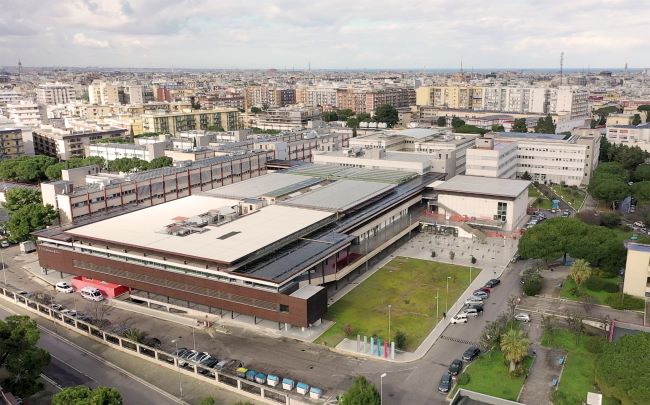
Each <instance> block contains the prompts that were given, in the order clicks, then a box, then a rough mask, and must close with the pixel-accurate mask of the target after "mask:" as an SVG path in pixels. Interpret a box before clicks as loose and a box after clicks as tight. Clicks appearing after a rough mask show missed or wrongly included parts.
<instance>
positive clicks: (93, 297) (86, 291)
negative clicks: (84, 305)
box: [79, 287, 104, 301]
mask: <svg viewBox="0 0 650 405" xmlns="http://www.w3.org/2000/svg"><path fill="white" fill-rule="evenodd" d="M79 293H80V294H81V296H82V297H84V298H85V299H87V300H90V301H101V300H103V299H104V296H103V295H102V292H101V291H99V290H98V289H96V288H95V287H84V288H82V289H81V290H79Z"/></svg>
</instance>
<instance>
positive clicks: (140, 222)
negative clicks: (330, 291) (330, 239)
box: [67, 195, 333, 263]
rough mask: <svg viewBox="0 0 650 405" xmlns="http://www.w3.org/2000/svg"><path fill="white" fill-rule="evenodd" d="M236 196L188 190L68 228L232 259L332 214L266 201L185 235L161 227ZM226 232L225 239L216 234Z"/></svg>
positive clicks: (140, 244)
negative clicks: (176, 196) (185, 194)
mask: <svg viewBox="0 0 650 405" xmlns="http://www.w3.org/2000/svg"><path fill="white" fill-rule="evenodd" d="M237 204H238V201H236V200H228V199H223V198H216V197H209V196H198V195H195V196H189V197H184V198H180V199H178V200H174V201H171V202H168V203H164V204H160V205H156V206H153V207H149V208H145V209H142V210H137V211H134V212H130V213H127V214H124V215H120V216H117V217H113V218H109V219H105V220H103V221H98V222H95V223H92V224H89V225H85V226H81V227H78V228H74V229H71V230H69V231H67V233H70V234H73V235H78V236H85V237H88V238H95V239H100V240H106V241H110V242H114V243H117V244H125V245H131V246H138V247H143V248H150V249H154V250H160V251H166V252H170V253H174V254H178V255H186V256H193V257H198V258H203V259H206V260H215V261H219V262H225V263H231V262H234V261H236V260H237V259H240V258H242V257H244V256H246V255H249V254H251V253H254V252H255V251H257V250H259V249H262V248H264V247H266V246H268V245H270V244H272V243H274V242H276V241H278V240H281V239H283V238H285V237H287V236H289V235H291V234H293V233H295V232H298V231H300V230H302V229H304V228H306V227H308V226H310V225H313V224H315V223H317V222H319V221H321V220H323V219H326V218H328V217H330V216H332V215H333V214H332V213H330V212H324V211H316V210H311V209H306V208H297V207H289V206H282V205H270V206H267V207H264V208H262V209H260V210H258V211H256V212H253V213H252V214H249V215H245V216H242V217H240V218H238V219H236V220H234V221H232V222H229V223H226V224H224V225H220V226H211V225H209V226H207V227H206V229H208V231H206V232H203V233H192V234H189V235H187V236H174V235H169V234H166V233H163V232H161V231H162V230H163V229H164V227H165V226H167V225H169V224H172V223H174V222H177V221H179V220H182V218H191V217H193V216H196V215H200V214H202V213H205V212H207V211H209V210H214V209H219V208H221V207H224V206H232V205H237ZM224 235H229V236H227V237H226V238H224V239H219V237H222V236H224Z"/></svg>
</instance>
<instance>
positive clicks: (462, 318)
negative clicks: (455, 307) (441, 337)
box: [449, 314, 467, 325]
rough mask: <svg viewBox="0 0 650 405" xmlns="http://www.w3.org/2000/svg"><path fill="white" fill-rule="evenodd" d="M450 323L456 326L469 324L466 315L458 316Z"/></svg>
mask: <svg viewBox="0 0 650 405" xmlns="http://www.w3.org/2000/svg"><path fill="white" fill-rule="evenodd" d="M449 323H451V324H453V325H455V324H457V323H467V315H466V314H458V315H456V316H454V317H453V318H451V319H450V320H449Z"/></svg>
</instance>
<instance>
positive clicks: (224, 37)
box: [0, 0, 650, 71]
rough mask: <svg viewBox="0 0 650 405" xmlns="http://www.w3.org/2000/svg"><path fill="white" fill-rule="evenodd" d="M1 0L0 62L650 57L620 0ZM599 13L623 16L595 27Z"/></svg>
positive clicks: (400, 63) (649, 61) (351, 62)
mask: <svg viewBox="0 0 650 405" xmlns="http://www.w3.org/2000/svg"><path fill="white" fill-rule="evenodd" d="M1 3H5V4H3V5H4V7H3V8H4V9H5V10H6V13H5V16H4V19H1V18H0V34H1V37H0V60H2V61H3V64H4V65H13V64H14V61H16V62H15V63H17V61H18V60H21V61H22V63H23V64H24V65H25V66H102V67H107V68H110V67H122V68H140V67H141V68H146V67H150V68H171V67H173V66H176V67H178V68H181V69H182V68H188V69H189V68H197V69H266V68H276V69H287V70H291V69H296V70H304V69H307V68H308V67H309V66H311V68H312V69H314V70H316V69H332V70H346V69H350V70H359V69H361V70H363V69H415V70H418V69H425V68H426V69H434V70H435V69H450V70H452V69H454V68H459V67H460V63H461V60H462V61H463V65H464V67H465V70H468V71H469V70H471V69H476V70H480V69H515V70H516V69H526V68H531V69H536V68H538V69H550V68H553V67H558V68H559V59H560V52H564V54H565V59H564V66H565V67H566V68H567V69H568V68H574V69H576V70H580V69H583V70H585V71H586V70H588V69H598V68H599V67H618V68H620V69H622V68H623V66H625V64H626V63H627V64H628V65H629V67H630V68H643V67H646V66H648V65H650V56H648V54H647V52H643V50H644V45H645V44H644V41H643V38H642V35H638V34H637V33H639V32H643V30H644V28H645V26H644V25H643V24H644V18H643V16H642V13H638V10H637V9H638V4H637V3H633V2H631V1H626V0H621V1H616V2H599V3H596V4H593V3H594V2H590V1H575V2H571V3H565V2H560V1H548V2H544V3H543V4H535V3H533V2H515V1H502V2H499V4H497V5H495V4H489V5H488V4H482V3H478V2H471V3H470V4H455V3H452V2H451V1H447V0H440V1H435V2H427V3H426V4H417V3H415V2H400V3H399V4H396V3H395V2H392V1H385V2H365V1H362V2H354V3H350V2H342V1H341V2H339V1H333V2H328V3H326V4H309V5H305V4H302V3H300V2H292V1H276V2H272V3H267V2H255V1H253V2H246V3H237V4H235V3H231V2H226V3H223V4H221V3H219V4H214V3H212V2H207V1H200V0H198V1H188V2H172V1H164V0H142V1H133V0H123V1H120V2H111V1H92V0H71V1H64V2H58V3H50V4H48V3H45V4H41V3H40V2H37V1H23V2H20V4H15V3H14V4H11V5H10V4H9V2H8V1H6V0H3V1H2V2H1ZM603 15H607V16H608V21H614V22H615V21H625V22H626V23H625V24H617V25H616V26H612V27H605V28H607V29H606V30H605V29H603V25H602V24H601V25H599V24H596V23H595V22H597V21H599V19H600V18H601V17H602V16H603ZM612 25H613V24H612ZM619 38H625V40H624V41H621V40H619Z"/></svg>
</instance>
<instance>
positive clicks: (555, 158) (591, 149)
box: [472, 132, 600, 186]
mask: <svg viewBox="0 0 650 405" xmlns="http://www.w3.org/2000/svg"><path fill="white" fill-rule="evenodd" d="M485 138H491V139H493V140H494V144H495V145H497V144H500V143H503V144H507V143H513V144H516V145H517V169H516V172H517V177H518V178H521V176H522V175H523V174H524V173H525V172H528V174H529V175H530V176H531V178H532V180H533V181H537V182H540V183H544V184H548V183H553V184H561V183H564V184H566V185H569V186H581V185H582V186H584V185H587V184H589V181H590V179H591V175H592V174H593V171H594V170H595V169H596V166H597V165H598V156H599V154H600V134H596V133H593V134H584V135H579V134H576V135H568V136H567V135H564V134H538V133H522V132H496V133H488V134H486V135H485ZM472 164H479V163H475V162H472Z"/></svg>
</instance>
